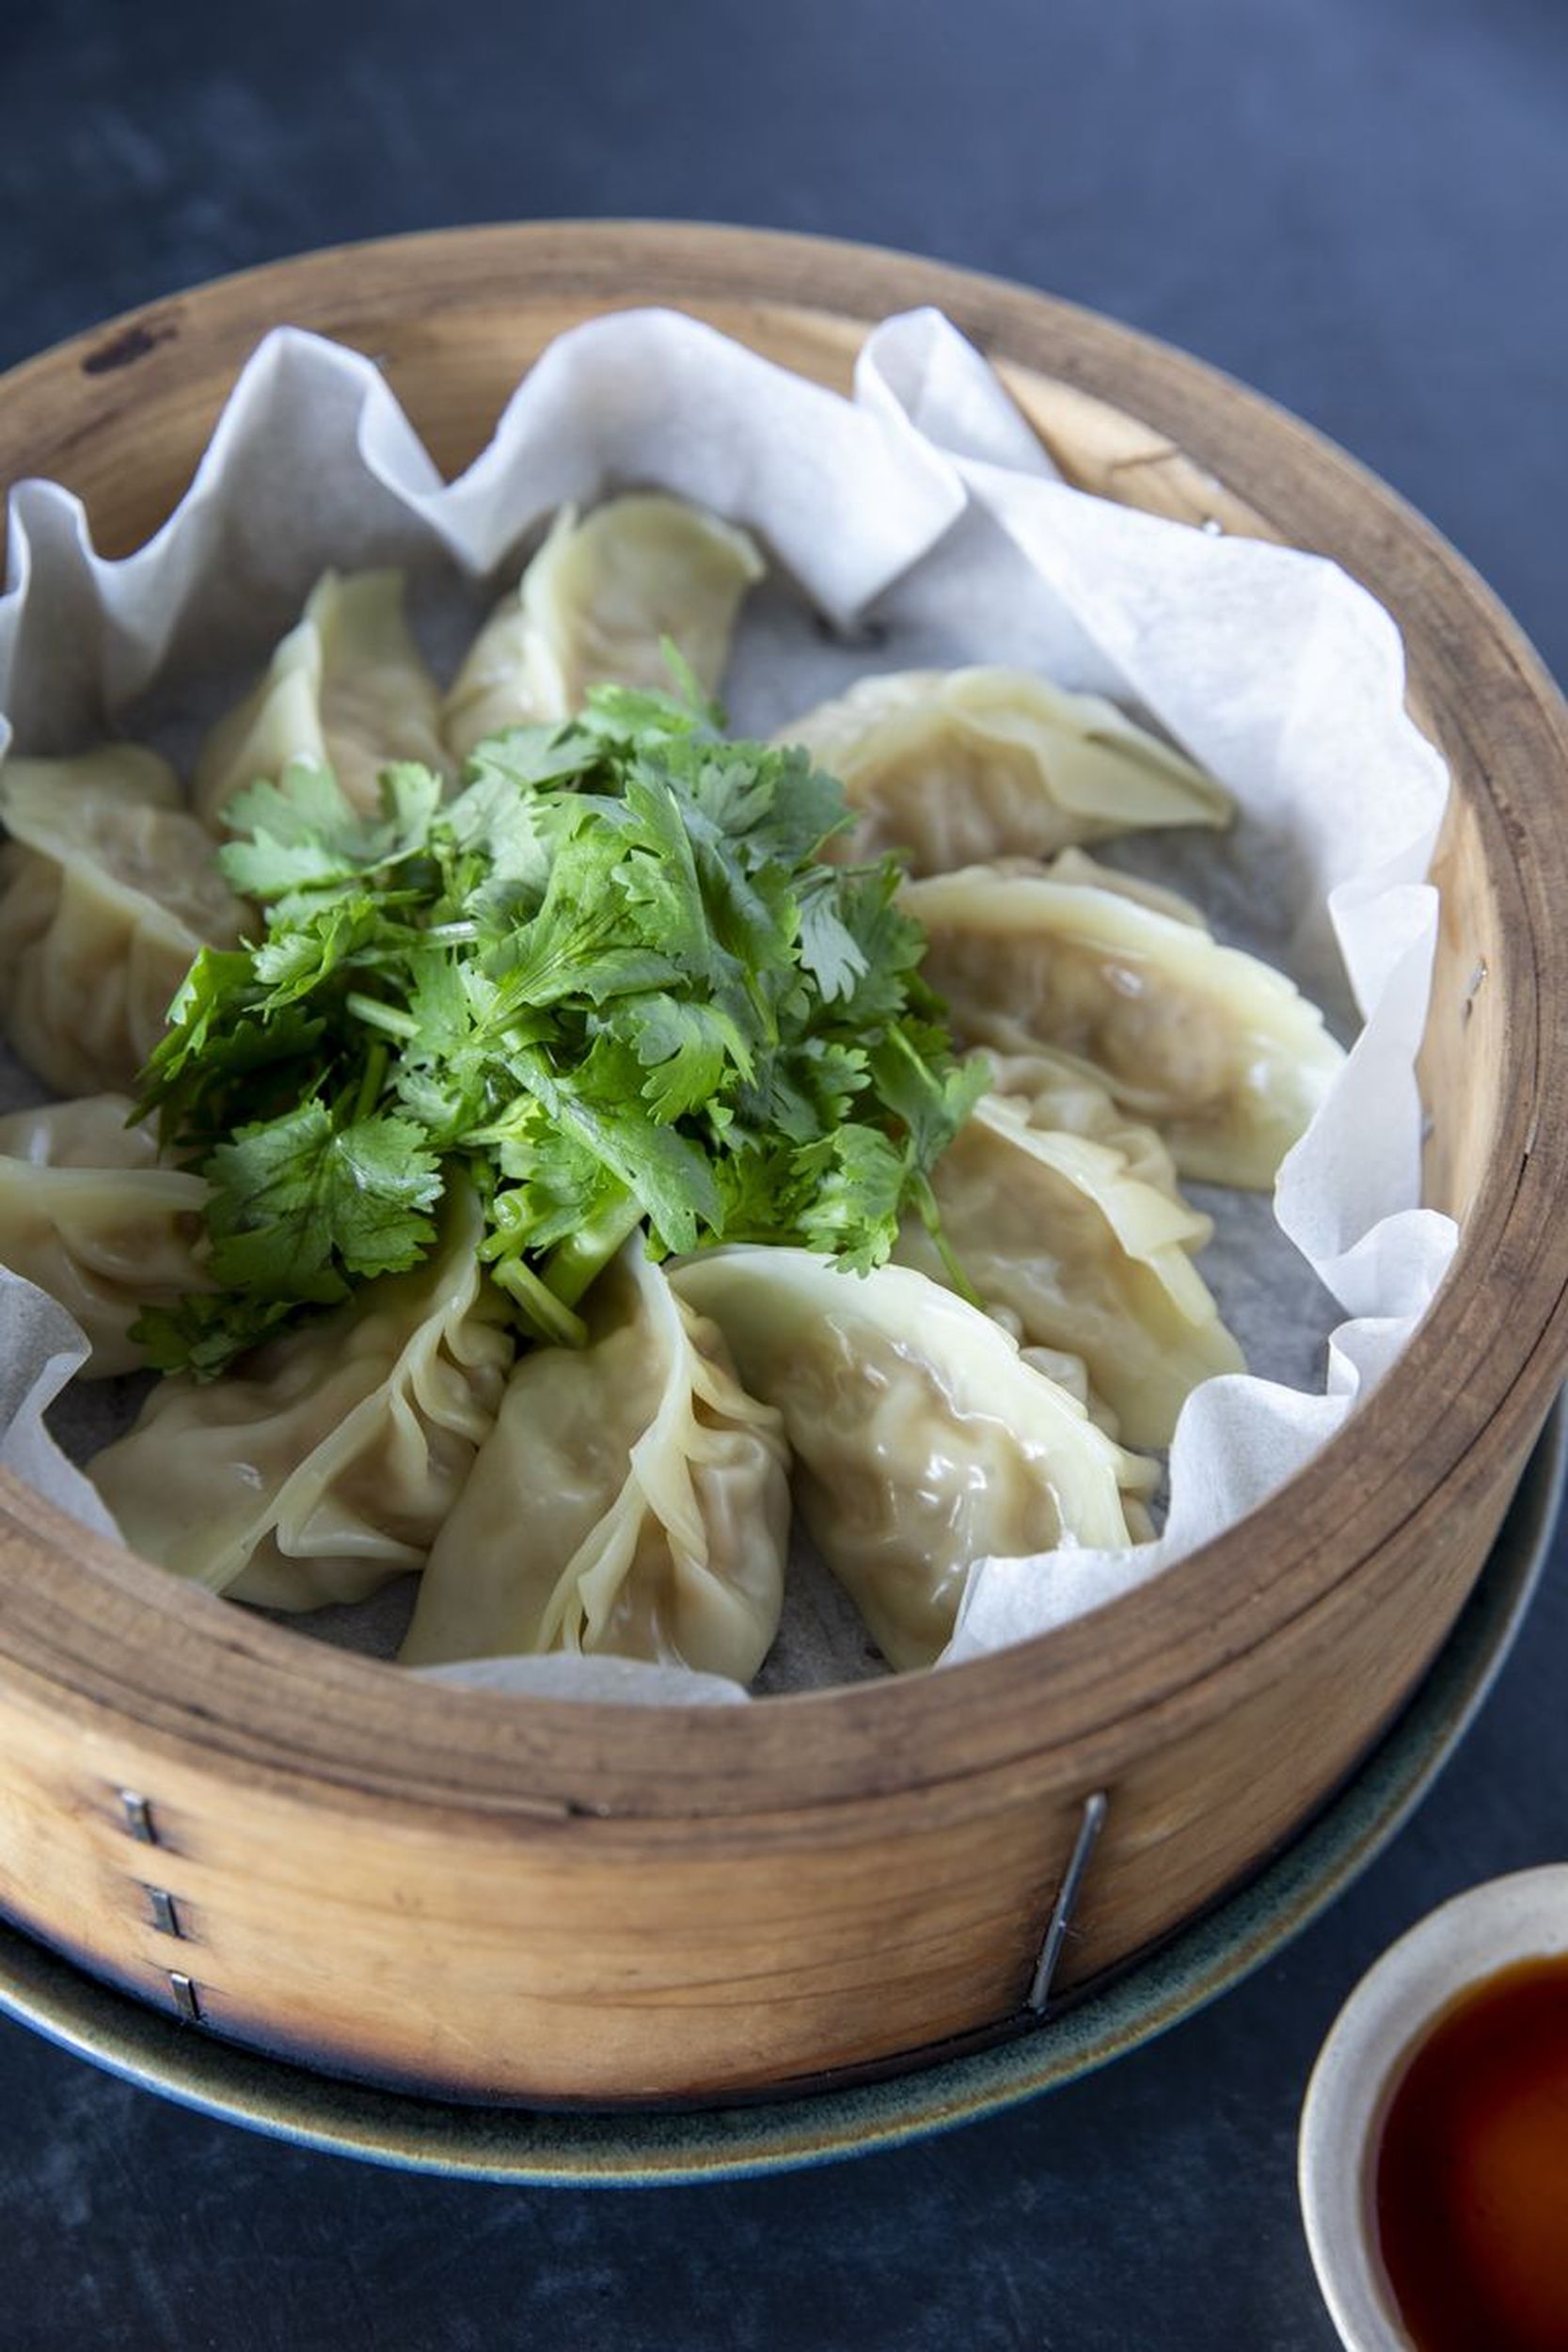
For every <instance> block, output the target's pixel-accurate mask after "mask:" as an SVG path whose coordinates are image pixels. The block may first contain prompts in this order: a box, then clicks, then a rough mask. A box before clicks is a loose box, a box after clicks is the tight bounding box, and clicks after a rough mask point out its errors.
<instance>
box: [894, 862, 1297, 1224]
mask: <svg viewBox="0 0 1568 2352" xmlns="http://www.w3.org/2000/svg"><path fill="white" fill-rule="evenodd" d="M901 903H902V904H903V905H904V907H905V908H906V909H907V911H908V912H909V913H910V914H912V915H914V916H915V917H916V919H917V920H918V921H919V922H920V923H921V924H922V925H923V926H924V927H925V930H926V932H927V939H928V942H929V946H928V950H927V957H926V961H925V964H924V966H923V970H924V972H925V975H926V977H927V979H928V980H929V981H930V983H931V985H932V987H933V988H935V989H936V990H937V992H938V993H939V994H940V995H942V997H943V998H945V1000H946V1003H947V1006H948V1010H949V1015H950V1018H951V1021H952V1025H953V1028H954V1030H955V1032H956V1034H957V1035H958V1036H959V1037H960V1038H961V1039H962V1040H963V1041H964V1042H965V1043H967V1044H972V1045H987V1046H990V1047H991V1048H992V1049H993V1050H994V1051H996V1052H999V1053H1002V1054H1028V1053H1030V1052H1032V1051H1034V1050H1035V1049H1036V1048H1037V1047H1038V1046H1040V1045H1042V1044H1043V1045H1048V1046H1053V1047H1058V1048H1060V1049H1062V1050H1064V1051H1065V1052H1067V1053H1069V1054H1070V1055H1072V1056H1074V1057H1077V1058H1078V1059H1079V1060H1081V1061H1086V1062H1088V1063H1090V1064H1091V1065H1092V1066H1093V1068H1094V1069H1095V1070H1096V1071H1097V1072H1098V1073H1099V1074H1100V1075H1101V1078H1102V1079H1103V1081H1104V1083H1105V1085H1106V1086H1107V1087H1108V1089H1110V1091H1111V1093H1112V1094H1113V1095H1114V1096H1115V1098H1116V1100H1117V1104H1120V1106H1121V1107H1122V1109H1123V1110H1124V1111H1125V1112H1127V1113H1129V1114H1130V1115H1132V1117H1134V1118H1136V1119H1140V1120H1148V1121H1149V1122H1150V1123H1151V1124H1153V1125H1154V1126H1156V1127H1157V1128H1158V1129H1159V1130H1160V1132H1161V1134H1162V1135H1163V1136H1164V1138H1165V1141H1166V1143H1167V1144H1168V1145H1169V1147H1170V1151H1171V1154H1172V1156H1173V1158H1174V1159H1175V1162H1176V1166H1177V1168H1178V1169H1179V1170H1180V1173H1181V1174H1182V1175H1183V1176H1191V1177H1194V1178H1196V1179H1197V1180H1198V1181H1200V1182H1207V1183H1210V1184H1237V1185H1242V1186H1244V1187H1247V1188H1249V1189H1253V1190H1266V1189H1267V1188H1268V1187H1269V1186H1270V1185H1271V1184H1273V1182H1274V1179H1275V1174H1276V1173H1277V1171H1278V1168H1279V1163H1280V1161H1281V1160H1282V1159H1283V1158H1284V1156H1285V1153H1286V1152H1288V1151H1289V1150H1290V1148H1291V1145H1292V1144H1293V1143H1294V1142H1296V1141H1297V1139H1298V1138H1299V1136H1301V1135H1302V1133H1303V1132H1304V1130H1305V1129H1306V1126H1307V1121H1308V1120H1310V1118H1311V1116H1312V1114H1313V1112H1314V1111H1315V1110H1316V1109H1317V1107H1318V1104H1320V1103H1321V1102H1322V1100H1323V1095H1324V1093H1325V1092H1326V1091H1327V1089H1328V1086H1329V1083H1330V1081H1331V1079H1332V1078H1333V1076H1334V1074H1335V1073H1336V1072H1337V1071H1338V1068H1339V1065H1340V1063H1341V1062H1342V1061H1343V1059H1344V1056H1343V1054H1342V1053H1341V1051H1340V1049H1339V1047H1338V1045H1337V1044H1336V1043H1335V1042H1334V1041H1333V1039H1332V1038H1331V1037H1330V1036H1329V1035H1328V1033H1327V1031H1326V1030H1325V1029H1324V1027H1323V1015H1322V1013H1321V1012H1319V1011H1318V1009H1317V1008H1316V1007H1315V1006H1313V1005H1310V1004H1308V1003H1307V999H1306V998H1305V997H1304V996H1302V995H1301V994H1300V993H1298V991H1297V990H1296V989H1295V988H1294V987H1293V986H1292V985H1291V982H1290V981H1289V980H1288V979H1287V978H1286V977H1285V976H1284V974H1283V973H1281V972H1275V971H1274V970H1273V969H1272V968H1271V967H1270V966H1269V965H1268V964H1266V963H1260V962H1259V961H1258V959H1257V958H1256V957H1255V956H1248V955H1243V953H1242V952H1241V950H1240V949H1239V948H1235V947H1222V946H1220V945H1219V943H1218V941H1217V940H1215V939H1214V938H1213V937H1212V935H1211V933H1210V932H1209V931H1208V930H1206V929H1204V928H1202V927H1201V926H1200V925H1198V924H1196V923H1195V922H1192V921H1190V920H1181V919H1178V918H1177V917H1176V916H1175V915H1174V914H1166V913H1163V912H1161V911H1160V910H1159V909H1158V908H1157V907H1155V906H1151V905H1148V904H1147V903H1145V902H1144V899H1143V898H1142V897H1141V896H1140V897H1138V898H1134V897H1132V896H1130V895H1129V894H1128V893H1127V892H1126V891H1124V890H1122V889H1119V888H1118V889H1115V890H1112V889H1103V888H1099V887H1097V886H1095V885H1094V884H1092V883H1089V882H1082V881H1073V880H1063V879H1061V878H1060V877H1059V876H1057V875H1056V874H1054V873H1053V872H1052V871H1050V870H1042V871H1039V872H1023V871H1019V870H1016V869H1009V870H1002V869H998V868H996V867H993V866H968V867H966V868H965V869H964V870H963V871H962V872H961V873H957V874H941V875H936V876H933V877H932V878H930V879H929V880H927V881H925V882H910V883H907V884H906V885H905V888H904V890H903V892H902V894H901Z"/></svg>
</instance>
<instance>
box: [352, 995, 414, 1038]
mask: <svg viewBox="0 0 1568 2352" xmlns="http://www.w3.org/2000/svg"><path fill="white" fill-rule="evenodd" d="M343 1005H344V1009H345V1010H346V1011H349V1012H351V1013H353V1015H354V1017H355V1019H356V1021H364V1022H367V1023H368V1024H369V1025H370V1026H371V1027H372V1029H384V1030H385V1031H386V1033H387V1035H388V1037H395V1038H396V1039H398V1041H400V1043H402V1044H404V1045H410V1044H412V1043H413V1041H414V1040H415V1039H416V1038H417V1037H418V1036H419V1034H420V1025H419V1023H418V1022H417V1021H416V1020H415V1018H414V1016H413V1014H412V1013H411V1012H399V1010H398V1009H397V1007H396V1006H395V1005H384V1004H383V1003H382V1002H381V1001H380V999H379V997H375V996H362V995H361V994H360V993H359V991H358V990H357V989H350V991H349V993H348V994H347V996H345V997H344V999H343Z"/></svg>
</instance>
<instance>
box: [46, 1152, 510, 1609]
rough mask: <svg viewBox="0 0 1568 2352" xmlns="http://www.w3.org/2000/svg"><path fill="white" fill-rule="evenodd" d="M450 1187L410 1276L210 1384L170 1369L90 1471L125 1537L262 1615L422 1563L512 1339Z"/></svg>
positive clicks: (469, 1457)
mask: <svg viewBox="0 0 1568 2352" xmlns="http://www.w3.org/2000/svg"><path fill="white" fill-rule="evenodd" d="M482 1235H483V1218H482V1216H481V1213H480V1209H479V1204H478V1202H477V1200H475V1198H474V1196H473V1193H472V1192H471V1190H470V1189H469V1188H468V1187H467V1185H462V1186H460V1187H454V1189H453V1191H452V1192H451V1194H450V1195H449V1198H448V1200H447V1202H446V1205H445V1208H444V1210H443V1213H442V1229H441V1234H440V1238H439V1240H438V1242H437V1244H436V1248H434V1249H433V1250H432V1251H431V1252H430V1254H429V1256H428V1257H426V1258H425V1259H424V1260H422V1261H421V1263H420V1264H419V1265H418V1266H416V1267H414V1268H413V1269H412V1271H411V1272H409V1273H407V1274H386V1275H381V1276H379V1277H378V1278H377V1279H375V1280H374V1281H372V1282H368V1283H367V1284H366V1285H365V1287H364V1289H363V1290H362V1291H361V1292H359V1294H358V1295H357V1296H356V1298H355V1299H354V1300H353V1301H352V1302H351V1303H350V1304H349V1305H348V1306H346V1307H343V1308H341V1309H340V1310H338V1311H335V1312H333V1313H331V1314H329V1315H326V1316H324V1317H321V1318H319V1319H318V1320H317V1321H315V1322H313V1323H310V1324H308V1325H305V1326H304V1327H301V1328H300V1329H299V1330H297V1331H293V1332H290V1333H289V1334H287V1335H286V1336H285V1337H283V1338H281V1339H278V1340H275V1341H272V1342H270V1343H268V1344H267V1345H266V1346H264V1347H261V1348H258V1349H257V1350H256V1352H255V1353H254V1354H253V1355H252V1356H251V1357H250V1358H249V1359H247V1360H246V1363H245V1370H244V1371H243V1372H233V1373H227V1374H225V1375H223V1377H222V1378H221V1379H218V1380H214V1381H212V1382H210V1383H208V1384H206V1385H205V1386H203V1385H200V1384H198V1383H197V1382H195V1381H192V1380H188V1379H186V1378H184V1377H183V1376H180V1377H176V1378H172V1379H166V1380H164V1381H162V1382H160V1384H159V1386H158V1387H157V1388H156V1389H155V1390H154V1391H153V1392H152V1394H151V1395H150V1397H149V1398H148V1401H147V1403H146V1405H145V1406H144V1407H143V1408H142V1412H141V1415H140V1418H139V1419H138V1420H137V1422H136V1423H135V1427H134V1428H133V1429H131V1430H130V1431H129V1433H128V1434H127V1435H126V1436H125V1437H123V1438H119V1439H118V1440H117V1442H116V1443H115V1444H113V1445H111V1446H107V1447H105V1448H104V1450H103V1453H101V1454H97V1455H95V1456H94V1458H93V1460H92V1462H91V1463H90V1464H89V1466H88V1474H89V1476H90V1477H91V1479H92V1481H93V1484H94V1485H95V1486H96V1487H97V1488H98V1491H99V1493H100V1494H101V1495H102V1496H103V1501H104V1502H105V1503H107V1505H108V1507H109V1509H110V1511H112V1512H113V1514H114V1516H115V1518H116V1519H117V1520H118V1522H119V1527H120V1531H121V1533H122V1534H123V1535H124V1537H125V1540H126V1542H127V1543H128V1544H130V1545H131V1547H132V1548H133V1549H135V1550H136V1551H139V1552H141V1553H142V1554H143V1555H144V1557H146V1558H147V1559H149V1560H153V1561H156V1562H157V1563H158V1564H159V1565H160V1566H162V1567H166V1568H169V1569H171V1570H172V1571H173V1572H174V1574H175V1575H177V1576H186V1577H189V1578H191V1579H192V1581H194V1582H196V1583H198V1584H205V1585H206V1586H207V1587H208V1588H209V1590H211V1591H213V1592H214V1593H227V1594H229V1595H230V1597H231V1598H232V1599H235V1600H247V1601H254V1602H255V1603H257V1604H258V1605H259V1606H261V1607H263V1608H268V1609H288V1610H298V1609H319V1608H321V1607H323V1606H324V1605H325V1603H326V1602H328V1601H347V1600H363V1599H365V1598H366V1597H368V1596H369V1595H370V1594H372V1593H373V1592H375V1591H376V1590H377V1589H378V1587H379V1586H381V1585H382V1584H384V1583H386V1581H388V1578H390V1577H393V1576H398V1575H401V1574H402V1573H404V1571H405V1570H407V1569H410V1568H419V1567H422V1566H423V1565H424V1562H425V1559H426V1556H427V1554H428V1553H429V1550H430V1547H431V1545H432V1544H433V1543H434V1542H435V1540H436V1535H437V1534H439V1532H440V1530H441V1528H442V1526H443V1525H444V1523H445V1521H446V1519H447V1517H448V1514H449V1513H450V1512H451V1508H452V1505H453V1504H454V1503H455V1502H456V1501H457V1498H458V1495H459V1493H460V1492H461V1490H462V1487H463V1483H464V1481H465V1479H466V1478H467V1475H468V1472H469V1470H471V1469H472V1467H473V1461H474V1456H475V1454H477V1452H478V1451H479V1448H480V1447H481V1446H482V1445H483V1442H484V1440H485V1438H487V1437H488V1436H489V1434H490V1431H491V1429H492V1428H493V1426H494V1424H495V1419H496V1413H497V1410H498V1408H499V1404H500V1399H501V1391H502V1389H503V1387H504V1385H505V1380H506V1374H507V1370H508V1367H509V1366H510V1364H511V1361H512V1356H513V1351H514V1346H515V1335H514V1333H513V1331H512V1330H511V1329H510V1327H509V1323H508V1310H507V1306H506V1302H505V1301H504V1299H503V1298H502V1297H501V1295H500V1294H499V1292H498V1291H496V1290H495V1288H494V1286H493V1285H492V1284H491V1283H490V1282H489V1281H488V1279H486V1278H485V1276H484V1275H483V1270H482V1268H481V1266H480V1264H479V1261H478V1258H477V1256H476V1251H477V1248H478V1245H479V1242H480V1240H481V1238H482Z"/></svg>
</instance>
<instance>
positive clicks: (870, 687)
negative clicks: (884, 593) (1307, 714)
mask: <svg viewBox="0 0 1568 2352" xmlns="http://www.w3.org/2000/svg"><path fill="white" fill-rule="evenodd" d="M776 740H777V741H779V742H781V743H800V744H803V745H804V746H805V748H806V750H807V751H808V752H810V754H811V755H812V759H813V761H814V763H815V765H816V766H817V767H818V768H825V769H826V770H827V771H828V772H829V774H830V775H834V776H837V777H838V779H839V781H840V782H841V783H842V784H843V786H844V787H845V790H846V792H847V794H848V798H849V804H850V807H851V808H852V809H853V810H854V811H855V813H856V818H857V822H856V824H855V827H854V830H853V831H852V832H851V833H848V834H840V835H839V836H838V837H837V838H836V839H835V840H833V841H832V843H830V845H829V848H828V851H827V854H828V855H830V856H832V857H834V858H839V859H844V858H870V857H877V856H879V855H880V854H881V853H882V852H883V851H884V850H893V851H895V853H896V854H897V855H899V856H901V857H902V858H903V859H904V861H905V862H906V864H907V865H908V866H909V868H910V871H911V873H913V874H945V873H951V872H953V871H954V870H955V869H956V868H958V867H959V866H975V865H979V864H982V863H984V862H986V861H988V860H990V859H992V858H998V857H1006V856H1024V857H1035V858H1045V857H1050V856H1051V855H1052V854H1053V852H1054V851H1055V850H1061V849H1065V848H1067V847H1068V846H1069V844H1070V843H1073V842H1080V841H1101V840H1104V839H1106V838H1108V837H1109V836H1110V835H1111V834H1119V833H1133V832H1140V831H1142V830H1143V829H1144V828H1146V827H1148V826H1158V825H1227V824H1228V823H1229V822H1230V820H1231V818H1232V816H1233V815H1234V813H1235V804H1234V803H1233V802H1232V800H1231V798H1230V795H1229V793H1228V792H1227V791H1226V790H1225V788H1224V787H1223V786H1221V785H1219V784H1216V783H1215V781H1214V779H1213V778H1212V776H1209V775H1206V774H1205V773H1204V771H1203V770H1202V769H1201V768H1196V767H1195V766H1194V764H1193V762H1192V761H1191V760H1190V759H1187V758H1185V757H1183V755H1181V753H1180V752H1178V751H1173V750H1172V749H1171V747H1170V746H1169V745H1168V744H1165V743H1162V742H1161V741H1159V739H1157V738H1156V737H1154V736H1152V735H1150V734H1149V733H1148V731H1147V729H1145V728H1143V727H1140V726H1138V725H1137V724H1136V723H1134V722H1133V721H1132V720H1131V719H1129V718H1128V717H1127V715H1126V713H1125V712H1124V711H1121V710H1118V709H1117V707H1116V705H1115V703H1110V702H1106V701H1105V700H1104V698H1103V697H1102V696H1101V695H1099V694H1069V693H1068V692H1066V691H1064V690H1063V689H1062V688H1061V687H1058V686H1052V685H1050V684H1049V683H1048V682H1047V681H1046V680H1045V679H1044V678H1042V677H1037V676H1036V675H1034V674H1033V672H1031V671H1028V670H1008V669H997V668H979V669H964V670H903V671H898V672H895V673H894V674H893V675H888V676H883V677H865V678H862V679H860V680H859V681H858V683H857V684H855V685H854V686H852V687H850V689H849V691H848V692H847V693H845V694H840V695H838V696H837V697H835V699H834V700H833V701H832V702H827V703H821V704H819V705H818V706H817V707H816V709H815V710H808V711H807V712H806V713H805V715H804V716H803V717H802V718H800V719H797V720H796V721H795V722H794V723H793V724H792V725H789V726H785V727H781V728H780V729H779V731H778V735H777V737H776Z"/></svg>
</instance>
